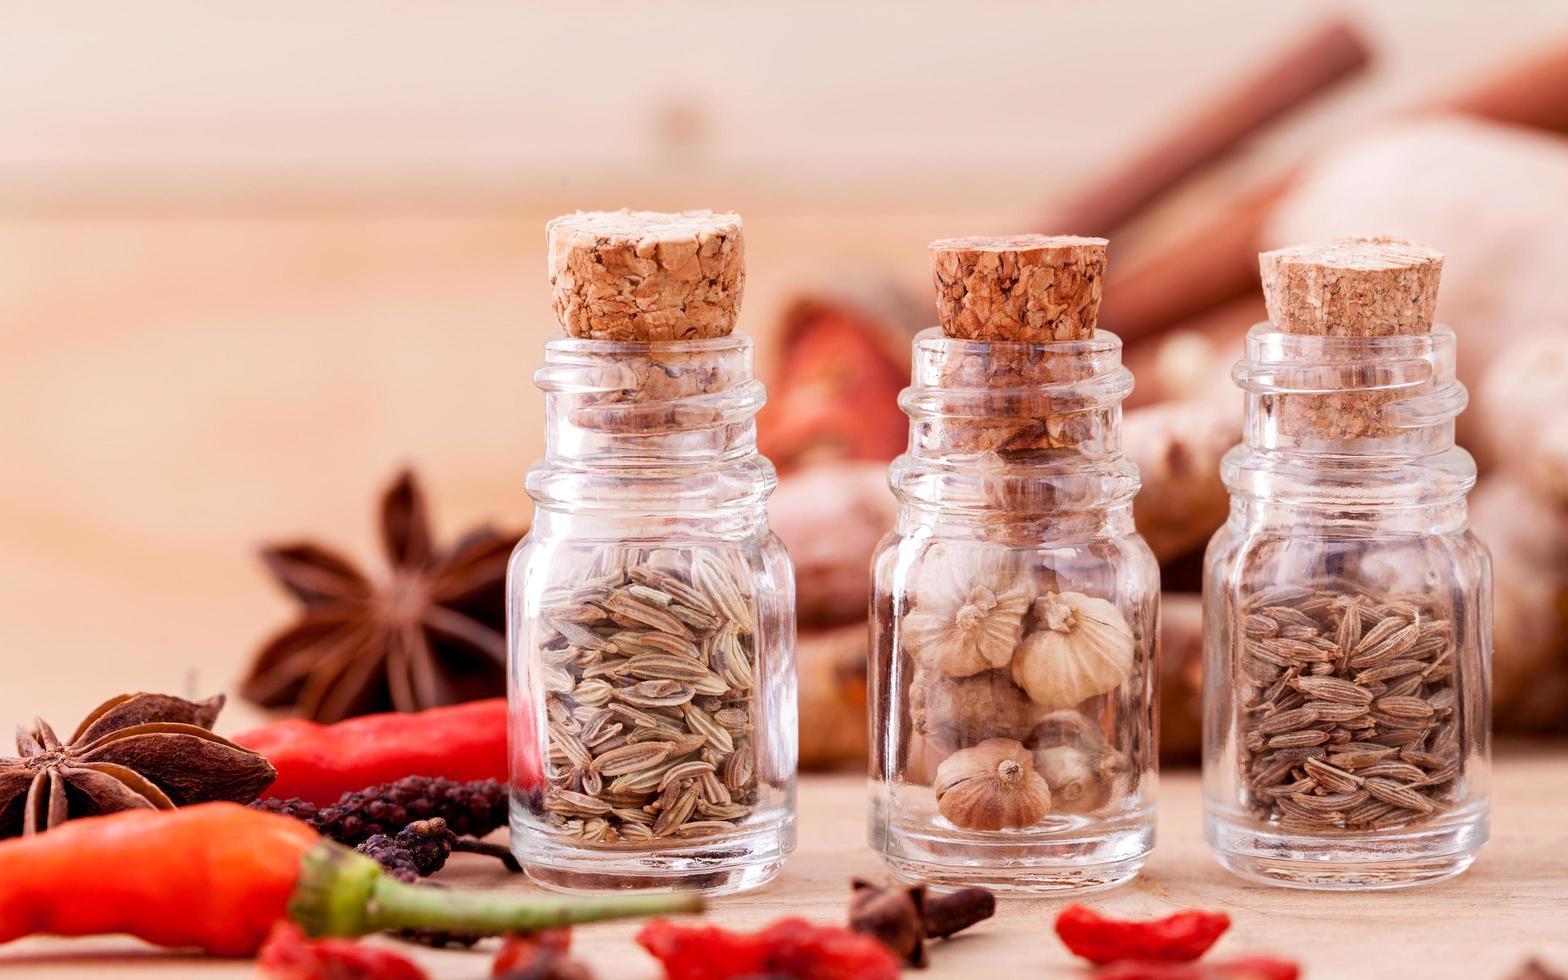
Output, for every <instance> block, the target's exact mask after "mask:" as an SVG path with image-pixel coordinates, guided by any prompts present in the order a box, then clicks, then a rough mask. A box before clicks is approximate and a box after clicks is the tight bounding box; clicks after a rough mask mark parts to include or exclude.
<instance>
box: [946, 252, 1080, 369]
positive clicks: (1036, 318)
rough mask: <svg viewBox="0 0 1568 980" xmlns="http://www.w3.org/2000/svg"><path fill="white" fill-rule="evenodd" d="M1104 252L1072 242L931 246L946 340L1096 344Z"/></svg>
mask: <svg viewBox="0 0 1568 980" xmlns="http://www.w3.org/2000/svg"><path fill="white" fill-rule="evenodd" d="M1107 244H1109V243H1108V242H1107V241H1106V240H1105V239H1103V238H1078V237H1074V236H1070V235H1058V236H1046V235H1017V236H1000V237H977V238H944V239H942V240H940V241H935V242H932V243H931V273H932V276H933V278H934V279H935V281H936V309H937V316H938V317H939V319H940V320H941V324H942V332H943V333H945V334H946V335H947V336H949V337H955V338H958V339H962V340H1002V341H1024V342H1034V343H1040V342H1045V341H1051V340H1086V339H1088V338H1090V337H1092V336H1093V335H1094V327H1095V322H1096V320H1097V319H1098V317H1099V313H1100V288H1101V284H1102V282H1103V280H1104V278H1105V249H1106V245H1107Z"/></svg>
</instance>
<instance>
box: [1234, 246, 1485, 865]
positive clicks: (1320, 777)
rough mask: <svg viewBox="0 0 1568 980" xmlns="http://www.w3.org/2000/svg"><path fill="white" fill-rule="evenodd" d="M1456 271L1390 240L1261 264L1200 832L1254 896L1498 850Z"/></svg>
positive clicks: (1267, 257)
mask: <svg viewBox="0 0 1568 980" xmlns="http://www.w3.org/2000/svg"><path fill="white" fill-rule="evenodd" d="M1441 264H1442V257H1441V256H1440V255H1439V254H1438V253H1436V252H1433V251H1431V250H1430V249H1425V248H1422V247H1419V246H1415V245H1411V244H1409V243H1404V242H1397V241H1391V240H1386V239H1376V240H1365V239H1355V240H1343V241H1336V242H1330V243H1326V244H1323V245H1313V246H1303V247H1299V248H1292V249H1284V250H1281V251H1277V252H1269V253H1265V254H1264V255H1263V257H1262V268H1263V275H1264V287H1265V295H1266V298H1267V300H1268V306H1269V314H1270V322H1267V323H1263V324H1260V325H1258V326H1257V327H1254V328H1253V330H1252V331H1251V332H1250V333H1249V334H1248V337H1247V342H1246V344H1247V347H1246V356H1245V358H1244V359H1243V360H1242V362H1241V363H1240V364H1238V365H1237V368H1236V371H1235V377H1236V379H1237V381H1238V383H1239V384H1240V385H1241V387H1242V388H1243V390H1244V391H1245V393H1246V406H1247V423H1246V428H1245V438H1244V442H1243V444H1242V445H1240V446H1238V447H1236V448H1235V449H1233V450H1232V451H1231V452H1230V453H1229V454H1228V455H1227V456H1226V457H1225V461H1224V465H1223V477H1224V480H1225V483H1226V484H1227V485H1228V487H1229V488H1230V493H1231V512H1230V517H1229V519H1228V521H1227V522H1226V524H1225V526H1224V527H1223V528H1222V529H1221V530H1220V531H1219V532H1218V533H1217V534H1216V535H1215V537H1214V539H1213V541H1212V542H1211V543H1210V545H1209V550H1208V554H1207V557H1206V561H1205V571H1204V617H1205V633H1206V635H1205V664H1204V671H1205V698H1204V709H1205V732H1204V798H1205V822H1206V829H1207V834H1208V839H1209V842H1210V844H1211V846H1212V847H1213V848H1214V850H1215V852H1216V854H1217V856H1218V857H1219V860H1220V862H1221V863H1222V864H1224V865H1225V866H1226V867H1227V868H1229V869H1230V870H1232V871H1234V872H1236V873H1237V874H1240V875H1242V876H1243V877H1246V878H1250V879H1253V880H1257V881H1262V882H1267V883H1271V884H1278V885H1284V886H1288V887H1302V888H1326V889H1364V888H1393V887H1399V886H1402V885H1411V884H1417V883H1420V882H1423V881H1430V880H1435V879H1439V878H1444V877H1447V876H1450V875H1454V874H1458V873H1460V872H1461V871H1463V870H1464V869H1465V868H1466V867H1468V866H1469V864H1470V862H1471V861H1472V860H1473V858H1474V856H1475V854H1476V851H1477V850H1478V849H1479V848H1480V846H1481V844H1482V843H1483V842H1484V841H1485V840H1486V837H1487V782H1488V768H1489V761H1488V756H1489V741H1490V700H1491V697H1490V670H1491V628H1492V623H1491V615H1492V614H1491V563H1490V558H1489V557H1488V554H1487V551H1486V549H1485V547H1483V546H1482V544H1481V543H1480V542H1479V541H1477V540H1476V538H1475V537H1474V536H1473V535H1472V534H1471V532H1470V529H1469V525H1468V523H1467V519H1466V508H1465V497H1466V493H1467V492H1468V491H1469V490H1470V488H1471V486H1472V485H1473V484H1474V482H1475V464H1474V462H1473V461H1472V460H1471V458H1470V456H1469V454H1468V453H1466V452H1465V451H1464V450H1462V449H1459V448H1457V447H1456V446H1455V445H1454V420H1455V417H1456V416H1457V415H1458V414H1459V413H1460V411H1461V410H1462V409H1463V408H1464V406H1465V400H1466V399H1465V391H1464V388H1463V386H1462V385H1460V384H1459V382H1458V381H1456V380H1455V376H1454V367H1455V356H1454V355H1455V344H1454V334H1453V333H1452V331H1450V330H1448V329H1447V328H1445V327H1442V326H1434V325H1433V323H1432V314H1433V310H1434V307H1435V304H1436V297H1437V287H1438V275H1439V272H1440V269H1441Z"/></svg>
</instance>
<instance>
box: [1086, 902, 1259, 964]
mask: <svg viewBox="0 0 1568 980" xmlns="http://www.w3.org/2000/svg"><path fill="white" fill-rule="evenodd" d="M1229 928H1230V916H1228V915H1226V914H1225V913H1224V912H1202V911H1198V910H1196V909H1189V910H1188V911H1185V912H1177V913H1176V914H1175V915H1168V916H1166V917H1165V918H1163V919H1150V920H1149V921H1147V922H1131V921H1128V920H1125V919H1110V918H1106V917H1105V916H1103V915H1101V914H1100V913H1098V912H1096V911H1094V910H1093V909H1089V908H1085V907H1084V906H1082V905H1069V906H1067V907H1066V908H1065V909H1062V911H1061V913H1060V914H1058V915H1057V917H1056V934H1057V935H1058V936H1060V937H1062V942H1064V943H1066V944H1067V948H1068V949H1070V950H1072V951H1073V953H1075V954H1076V955H1078V956H1082V957H1083V958H1084V959H1086V960H1088V961H1089V962H1091V963H1095V964H1098V965H1101V966H1103V965H1105V964H1107V963H1114V962H1116V961H1117V960H1158V961H1165V962H1183V963H1184V962H1187V961H1189V960H1195V959H1197V958H1198V957H1200V956H1202V955H1203V954H1204V953H1205V952H1206V951H1207V950H1208V948H1209V947H1210V946H1213V945H1214V942H1215V940H1217V939H1219V938H1220V936H1221V935H1223V934H1224V933H1225V930H1226V929H1229Z"/></svg>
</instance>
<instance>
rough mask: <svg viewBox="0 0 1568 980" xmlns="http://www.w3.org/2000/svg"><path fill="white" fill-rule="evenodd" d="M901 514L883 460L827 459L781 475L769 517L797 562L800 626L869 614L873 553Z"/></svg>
mask: <svg viewBox="0 0 1568 980" xmlns="http://www.w3.org/2000/svg"><path fill="white" fill-rule="evenodd" d="M897 515H898V502H897V500H896V499H895V498H894V497H893V492H892V491H891V490H889V489H888V486H887V466H886V464H884V463H854V462H841V463H823V464H820V465H817V466H809V467H806V468H805V469H802V470H797V471H795V472H793V473H790V474H789V475H787V476H785V477H784V478H783V479H781V480H780V481H779V487H778V490H776V491H775V492H774V494H773V497H772V498H771V499H770V500H769V501H768V523H769V524H770V525H771V526H772V528H773V531H774V533H776V534H777V535H778V536H779V537H780V538H781V539H782V540H783V541H784V545H785V547H787V548H788V549H789V554H790V558H791V560H793V561H794V563H795V609H796V615H797V616H799V618H800V623H801V625H802V627H813V626H829V625H836V624H839V623H851V622H855V621H856V620H863V619H865V618H866V610H867V608H868V603H869V602H870V594H871V553H872V551H874V550H875V549H876V546H877V542H878V541H880V540H881V539H882V535H884V534H886V533H887V532H888V530H890V529H891V528H892V527H893V520H894V518H895V517H897Z"/></svg>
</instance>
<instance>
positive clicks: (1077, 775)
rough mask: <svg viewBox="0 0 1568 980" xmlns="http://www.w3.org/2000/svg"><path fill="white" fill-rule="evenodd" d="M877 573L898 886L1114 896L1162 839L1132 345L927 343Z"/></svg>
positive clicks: (908, 401)
mask: <svg viewBox="0 0 1568 980" xmlns="http://www.w3.org/2000/svg"><path fill="white" fill-rule="evenodd" d="M913 375H914V378H913V382H914V383H913V385H912V386H911V387H910V388H908V389H906V390H905V391H904V393H903V396H902V398H901V400H900V403H901V405H902V406H903V408H904V410H905V412H906V413H907V414H908V415H909V416H910V419H911V424H910V442H909V451H908V452H907V453H905V454H904V455H903V456H901V457H899V458H898V460H896V461H895V462H894V464H893V466H892V470H891V477H890V482H891V483H892V486H893V489H894V491H895V493H897V495H898V497H899V498H900V502H901V505H902V506H901V512H900V515H899V519H898V524H897V527H896V528H895V530H894V531H893V532H891V533H890V534H889V535H888V537H887V538H886V539H884V541H883V542H882V544H881V546H880V548H879V549H878V551H877V554H876V556H875V558H874V559H873V576H874V593H873V599H872V638H873V647H872V654H871V657H872V660H871V665H870V666H871V670H870V678H871V696H870V712H871V719H870V720H871V732H872V745H871V752H872V759H871V784H872V812H871V817H870V837H871V842H872V845H873V846H874V847H875V848H876V849H877V850H878V851H880V852H881V854H882V856H883V858H884V860H885V861H886V862H887V864H888V865H889V867H890V868H891V869H892V870H893V871H894V872H895V873H896V874H898V875H900V876H902V877H906V878H911V879H920V880H924V881H929V882H932V883H935V884H937V885H939V886H961V885H966V884H979V885H985V886H987V887H990V888H992V889H994V890H998V891H1000V892H1003V893H1009V892H1019V893H1031V892H1044V891H1053V890H1062V889H1076V888H1090V887H1100V886H1107V885H1112V884H1116V883H1118V882H1121V881H1125V880H1127V879H1128V878H1130V877H1132V876H1133V875H1134V874H1136V872H1137V869H1138V868H1139V867H1140V866H1141V865H1142V863H1143V861H1144V858H1145V856H1146V855H1147V853H1148V852H1149V850H1150V849H1151V847H1152V846H1153V840H1154V797H1155V784H1156V746H1155V733H1156V725H1155V695H1154V684H1155V638H1156V635H1157V632H1158V630H1157V616H1158V601H1159V570H1158V567H1157V565H1156V564H1155V560H1154V557H1153V555H1152V553H1151V552H1150V551H1149V548H1148V546H1147V545H1146V544H1144V542H1143V539H1142V538H1140V537H1139V536H1138V534H1137V532H1136V531H1135V530H1134V528H1133V522H1132V498H1133V496H1134V494H1135V493H1136V492H1137V490H1138V476H1137V471H1136V469H1135V468H1134V467H1133V466H1132V465H1131V464H1130V463H1129V462H1127V461H1126V460H1125V459H1124V458H1123V457H1122V455H1121V451H1120V424H1121V407H1120V403H1121V400H1122V399H1123V398H1124V397H1125V396H1126V395H1127V393H1128V392H1129V391H1130V390H1131V387H1132V380H1131V375H1130V374H1128V372H1127V371H1126V369H1125V368H1123V367H1122V366H1121V343H1120V341H1119V340H1117V338H1115V337H1114V336H1112V335H1110V334H1107V333H1104V332H1101V333H1098V334H1096V336H1095V337H1094V338H1093V339H1092V340H1086V341H1073V342H1057V343H1048V344H1025V343H1005V344H1004V343H982V342H973V341H962V340H953V339H948V338H946V337H943V336H942V335H941V334H940V332H939V331H936V330H929V331H926V332H925V333H923V334H921V335H920V336H919V337H918V338H917V339H916V341H915V346H914V371H913Z"/></svg>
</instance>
